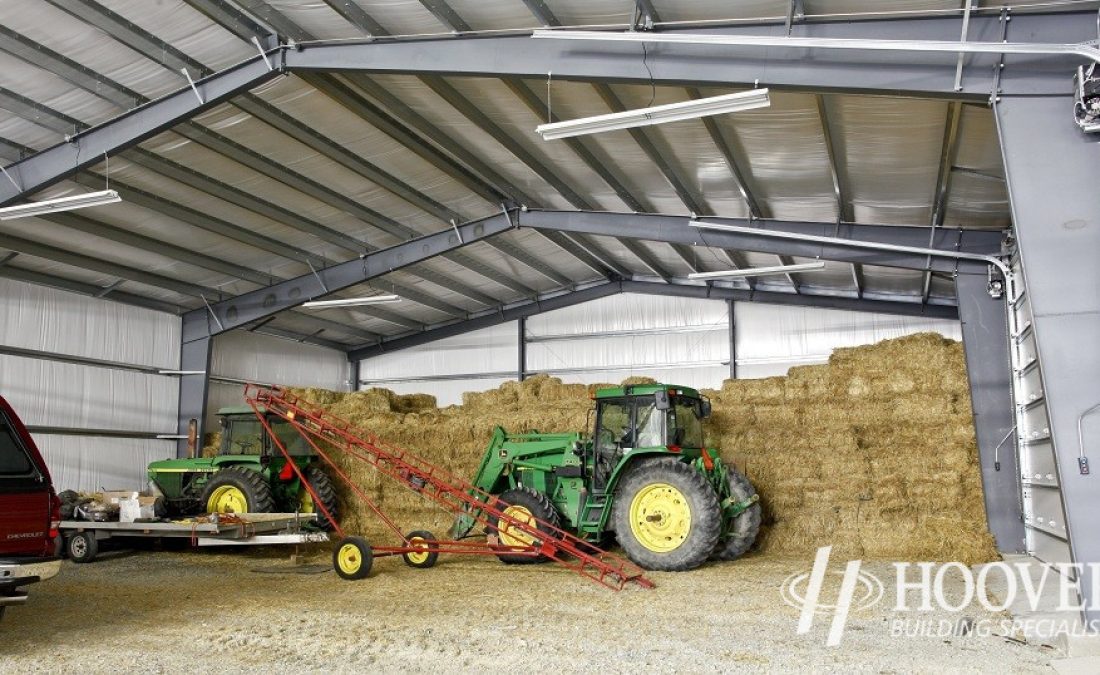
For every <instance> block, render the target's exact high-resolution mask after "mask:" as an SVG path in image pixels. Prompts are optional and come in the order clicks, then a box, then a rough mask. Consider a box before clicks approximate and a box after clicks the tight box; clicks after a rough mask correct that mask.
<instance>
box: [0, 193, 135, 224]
mask: <svg viewBox="0 0 1100 675" xmlns="http://www.w3.org/2000/svg"><path fill="white" fill-rule="evenodd" d="M120 201H122V197H119V196H118V193H117V192H115V191H114V190H102V191H100V192H87V193H84V194H80V195H73V196H72V197H58V198H57V199H45V200H43V201H40V202H29V203H27V204H18V205H16V206H6V207H4V208H0V220H11V219H12V218H29V217H31V216H41V215H45V214H47V213H57V212H58V211H72V210H73V209H83V208H87V207H89V206H103V205H104V204H113V203H115V202H120Z"/></svg>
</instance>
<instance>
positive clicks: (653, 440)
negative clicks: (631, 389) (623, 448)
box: [632, 399, 665, 448]
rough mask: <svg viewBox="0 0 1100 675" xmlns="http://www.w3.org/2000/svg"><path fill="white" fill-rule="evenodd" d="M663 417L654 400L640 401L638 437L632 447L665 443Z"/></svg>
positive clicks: (650, 446) (649, 446)
mask: <svg viewBox="0 0 1100 675" xmlns="http://www.w3.org/2000/svg"><path fill="white" fill-rule="evenodd" d="M661 417H662V415H661V413H660V411H658V410H657V404H656V403H655V402H654V401H652V400H651V401H648V402H647V401H645V400H644V399H643V400H639V401H638V438H637V439H635V443H634V445H633V446H632V447H635V448H652V447H657V446H661V445H664V444H665V441H664V438H665V435H664V430H663V429H662V428H661Z"/></svg>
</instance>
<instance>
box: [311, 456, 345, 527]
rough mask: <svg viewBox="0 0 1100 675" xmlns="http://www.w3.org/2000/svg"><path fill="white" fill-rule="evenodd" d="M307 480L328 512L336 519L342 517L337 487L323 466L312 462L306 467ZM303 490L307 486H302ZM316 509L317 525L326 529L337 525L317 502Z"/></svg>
mask: <svg viewBox="0 0 1100 675" xmlns="http://www.w3.org/2000/svg"><path fill="white" fill-rule="evenodd" d="M304 473H305V477H306V481H308V482H309V484H310V485H311V486H312V487H313V490H314V492H316V493H317V496H318V497H320V498H321V503H322V504H324V506H325V508H326V509H328V512H329V513H331V514H332V517H333V519H334V520H339V519H340V502H339V500H338V499H337V498H336V488H335V487H334V486H333V484H332V479H331V478H329V477H328V474H327V473H325V472H324V471H322V470H321V467H319V466H314V465H312V464H310V465H309V466H307V467H306V469H305V472H304ZM302 489H303V490H304V489H305V487H303V488H302ZM313 508H314V511H315V512H316V513H317V527H319V528H321V529H322V530H325V531H330V530H332V529H333V528H334V527H335V524H334V523H333V522H332V521H330V520H329V519H328V518H327V517H325V512H324V511H322V510H321V509H320V508H319V507H318V506H317V505H316V504H314V507H313Z"/></svg>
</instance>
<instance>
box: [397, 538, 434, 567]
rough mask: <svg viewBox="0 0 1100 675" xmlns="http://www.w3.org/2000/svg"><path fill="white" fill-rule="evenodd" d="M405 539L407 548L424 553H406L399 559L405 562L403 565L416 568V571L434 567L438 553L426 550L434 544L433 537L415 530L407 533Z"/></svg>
mask: <svg viewBox="0 0 1100 675" xmlns="http://www.w3.org/2000/svg"><path fill="white" fill-rule="evenodd" d="M405 539H406V540H407V541H408V542H409V546H415V547H417V548H422V549H424V551H422V552H421V551H416V552H412V551H410V552H408V553H403V554H402V555H401V559H402V560H404V561H405V564H406V565H408V566H409V567H416V568H417V569H423V570H426V569H428V568H429V567H435V561H436V560H438V559H439V551H429V550H427V549H428V547H429V546H431V545H432V544H434V543H435V542H436V538H435V535H434V534H432V533H431V532H428V531H427V530H416V531H414V532H409V533H408V534H406V535H405Z"/></svg>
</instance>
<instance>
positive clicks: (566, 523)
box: [451, 384, 760, 571]
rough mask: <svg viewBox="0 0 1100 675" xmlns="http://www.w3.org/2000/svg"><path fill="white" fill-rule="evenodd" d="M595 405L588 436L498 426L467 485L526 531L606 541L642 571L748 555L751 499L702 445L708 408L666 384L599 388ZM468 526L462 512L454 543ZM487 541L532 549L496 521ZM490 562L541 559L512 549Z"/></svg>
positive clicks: (753, 521) (753, 529)
mask: <svg viewBox="0 0 1100 675" xmlns="http://www.w3.org/2000/svg"><path fill="white" fill-rule="evenodd" d="M594 398H595V400H596V408H595V413H596V419H595V426H594V427H593V429H594V432H593V433H592V434H591V435H590V436H586V435H584V434H580V433H566V434H542V433H538V432H533V433H528V434H508V433H507V432H505V431H504V430H503V429H501V428H500V427H497V428H496V429H495V430H494V432H493V438H492V441H491V442H490V443H489V447H488V449H487V450H486V452H485V456H484V457H483V458H482V460H481V465H480V466H479V467H478V470H477V474H476V475H475V476H474V481H473V482H474V485H475V486H476V487H477V488H479V489H480V490H483V491H485V492H487V493H489V494H491V495H498V496H499V498H500V500H501V501H502V502H504V503H505V504H508V505H509V506H508V507H507V508H506V509H505V510H504V513H505V514H507V515H509V516H512V517H513V518H516V519H518V520H522V521H524V522H526V523H536V522H538V521H541V522H542V523H549V524H550V525H552V526H555V527H559V528H561V529H564V530H567V531H569V532H572V533H574V534H576V535H577V536H579V537H581V538H583V539H585V540H587V541H591V542H593V543H598V544H606V543H607V542H608V541H609V539H610V536H611V535H612V534H614V536H615V538H616V539H617V540H618V542H619V545H620V546H622V548H623V550H624V551H625V552H626V554H627V556H629V557H630V559H631V560H633V561H634V562H635V563H637V564H638V565H639V566H641V567H643V568H645V569H649V570H665V571H679V570H689V569H692V568H695V567H698V566H699V565H700V564H702V563H703V562H704V561H706V560H707V559H708V558H714V559H719V560H732V559H734V558H737V557H739V556H741V555H742V554H744V553H745V552H746V551H748V550H749V547H751V546H752V544H753V542H754V541H755V539H756V534H757V531H758V530H759V529H760V504H759V503H758V501H759V498H758V496H757V494H756V490H755V489H754V488H753V486H752V484H751V483H749V481H748V479H747V478H746V477H745V476H744V475H742V474H741V473H739V472H738V471H737V469H736V468H734V467H733V466H727V465H725V464H724V463H723V462H722V460H721V459H720V458H719V457H718V456H717V455H716V453H715V452H713V451H712V450H708V449H707V448H705V447H703V419H705V418H706V417H709V416H710V401H709V400H707V399H706V398H705V397H703V396H700V394H699V392H697V391H695V390H694V389H690V388H688V387H681V386H676V385H667V384H650V385H640V386H625V387H615V388H611V389H601V390H599V391H597V392H596V395H595V397H594ZM590 415H591V413H590ZM473 526H474V519H473V517H472V515H471V514H469V513H465V514H461V515H460V516H459V517H458V518H457V519H456V520H455V523H454V526H453V527H452V529H451V535H452V536H453V537H454V538H456V539H457V538H460V537H464V536H468V535H469V534H470V532H471V530H472V529H473ZM538 527H539V528H540V529H547V528H546V527H545V526H543V525H541V524H539V525H538ZM488 532H489V534H490V535H492V536H495V537H496V538H497V540H498V542H499V543H500V544H502V545H505V546H525V545H530V544H531V543H532V542H533V538H532V537H531V536H529V535H528V534H526V533H523V532H520V531H518V528H515V527H511V528H510V527H509V525H508V523H507V522H501V521H500V520H499V519H496V518H490V519H489V528H488ZM498 557H499V558H500V559H501V560H502V561H504V562H506V563H526V562H538V561H539V560H540V558H536V557H531V556H530V555H529V554H528V555H523V554H520V553H517V552H502V553H500V554H499V556H498Z"/></svg>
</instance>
